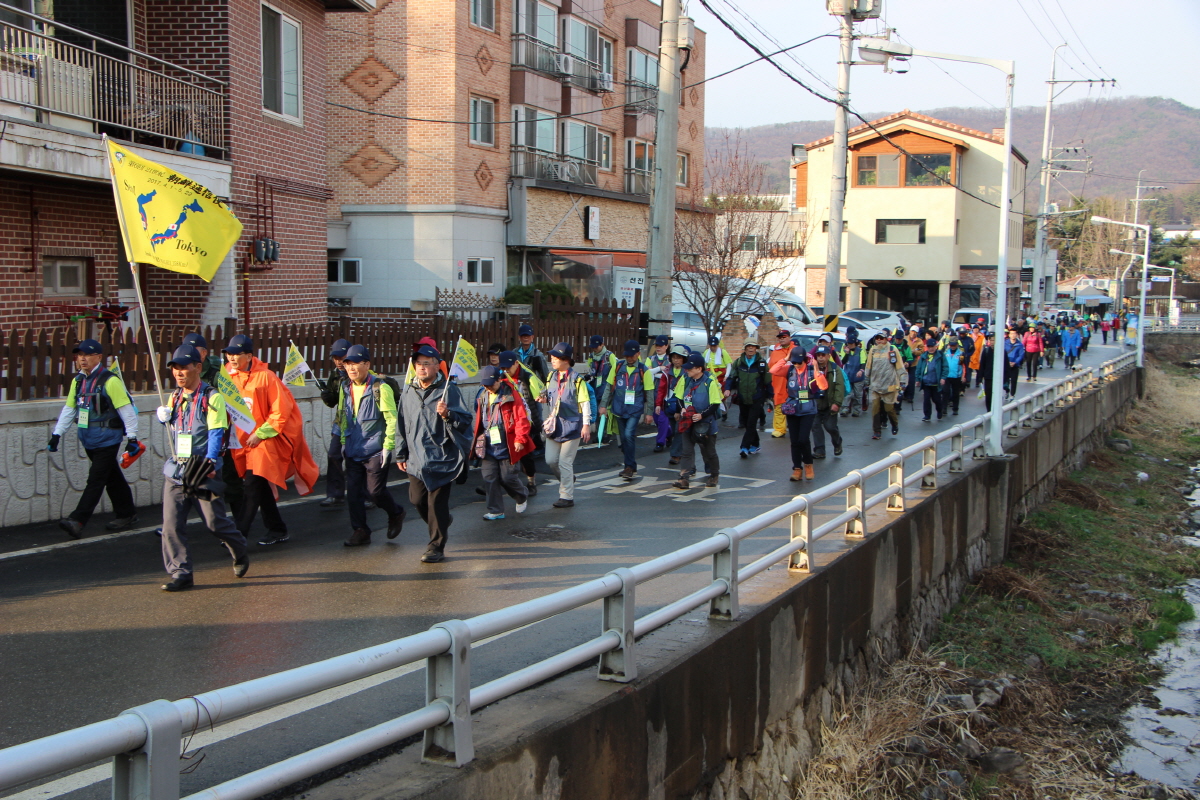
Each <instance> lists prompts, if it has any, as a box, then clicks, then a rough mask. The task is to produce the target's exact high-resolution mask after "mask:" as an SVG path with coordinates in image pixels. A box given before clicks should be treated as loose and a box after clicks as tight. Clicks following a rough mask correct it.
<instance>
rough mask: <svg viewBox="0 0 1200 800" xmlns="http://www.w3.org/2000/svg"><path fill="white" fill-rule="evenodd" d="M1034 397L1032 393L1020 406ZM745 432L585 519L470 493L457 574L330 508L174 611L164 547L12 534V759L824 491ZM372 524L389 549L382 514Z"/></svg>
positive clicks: (263, 757)
mask: <svg viewBox="0 0 1200 800" xmlns="http://www.w3.org/2000/svg"><path fill="white" fill-rule="evenodd" d="M1118 352H1119V351H1118V349H1117V348H1116V347H1114V346H1108V347H1104V346H1093V347H1092V348H1091V350H1090V351H1089V352H1088V353H1087V354H1085V357H1084V359H1083V362H1082V363H1083V364H1085V365H1088V364H1096V363H1099V362H1101V361H1103V360H1107V359H1109V358H1112V357H1114V356H1115V355H1117V354H1118ZM1043 375H1044V377H1043V381H1046V380H1054V379H1057V378H1058V377H1061V376H1063V375H1064V372H1063V370H1062V369H1061V367H1060V368H1058V369H1055V370H1053V371H1050V372H1049V373H1043ZM1036 386H1037V384H1029V383H1026V382H1025V380H1024V379H1023V378H1022V380H1021V391H1022V392H1025V391H1028V390H1029V389H1030V388H1031V387H1034V388H1036ZM982 411H983V401H982V400H979V399H977V397H976V392H975V391H974V390H972V391H971V392H969V393H968V394H967V395H966V398H965V399H964V402H963V407H962V411H961V416H960V417H958V418H957V419H960V420H966V419H969V418H970V417H972V416H974V415H976V414H979V413H981V412H982ZM954 419H956V418H953V417H947V420H946V422H944V423H942V425H949V424H950V422H951V421H952V420H954ZM936 429H937V423H933V424H925V423H922V422H921V421H920V413H919V411H918V412H913V411H910V410H908V409H907V408H906V409H905V411H904V414H903V415H902V417H901V431H900V435H899V436H896V437H892V436H890V435H887V434H886V433H885V436H884V439H883V440H882V441H872V440H871V438H870V426H869V422H868V420H867V419H866V418H865V417H862V418H859V419H847V420H843V433H844V436H845V453H844V455H843V456H841V457H839V458H829V459H826V460H825V461H818V462H817V467H816V471H817V484H818V485H819V484H821V483H824V482H827V481H830V480H835V479H837V478H839V477H841V476H842V475H844V474H845V473H846V472H847V471H848V470H850V469H855V468H859V467H862V466H865V465H867V464H869V463H871V462H873V461H875V460H877V459H878V458H880V457H882V456H884V455H886V454H887V453H889V452H891V451H892V450H894V449H896V448H897V447H900V446H904V445H906V444H910V443H912V442H914V441H916V440H918V439H919V438H921V437H923V436H926V435H928V434H929V433H930V432H932V431H934V430H936ZM740 434H741V432H740V431H738V430H737V429H736V428H725V429H723V431H722V436H723V438H722V440H721V442H720V444H719V447H718V450H719V454H720V458H721V466H722V470H721V472H722V475H721V484H720V487H719V488H718V489H715V490H714V489H692V490H690V491H688V492H686V493H680V492H678V491H677V490H673V489H670V488H669V483H670V481H671V480H673V479H674V477H675V471H674V470H673V469H670V468H668V467H667V463H666V462H667V455H666V454H665V453H663V454H657V455H655V454H651V453H650V447H651V445H652V439H650V438H642V439H641V440H640V446H639V459H640V463H641V469H640V472H639V477H638V479H637V480H636V481H635V482H633V483H631V484H627V483H625V482H624V481H621V480H620V479H618V478H617V477H616V473H617V471H618V470H619V469H620V466H621V464H620V454H619V451H618V450H617V449H616V448H614V447H611V446H609V447H605V448H602V449H589V450H585V451H583V452H582V453H581V455H580V457H579V459H578V461H577V467H578V469H579V471H580V472H581V473H582V475H581V478H580V484H579V485H578V487H577V492H576V506H575V508H573V509H567V510H561V509H554V508H551V506H550V504H551V503H552V502H553V501H554V499H555V498H556V495H557V493H556V492H555V490H554V487H553V486H547V485H544V484H543V488H542V491H541V493H540V494H539V495H538V497H536V498H534V499H533V500H532V501H531V502H530V506H529V510H528V512H527V513H526V514H524V515H517V514H514V513H512V509H511V504H510V506H509V514H508V518H507V519H505V520H503V521H500V522H485V521H484V520H482V518H481V516H482V514H483V512H484V507H483V503H482V498H480V497H479V496H478V495H476V493H475V492H474V486H476V485H478V484H477V480H476V479H473V480H472V481H471V482H470V483H469V484H468V485H467V486H465V487H459V488H456V489H455V492H454V497H453V502H452V504H453V506H454V515H455V517H456V522H455V525H454V526H453V528H452V529H451V541H450V545H449V549H448V551H447V555H448V558H447V560H446V561H445V562H443V563H441V564H435V565H427V564H421V563H420V562H419V561H418V559H419V557H420V555H421V553H422V552H423V551H424V545H425V541H426V538H425V537H426V532H425V530H424V527H423V526H422V525H421V523H420V520H419V518H417V517H416V515H415V513H411V514H410V519H415V520H416V522H411V521H410V522H409V523H408V524H407V525H406V527H405V531H404V533H403V534H402V535H401V536H400V537H399V538H398V539H396V540H395V541H394V542H387V541H386V540H385V539H384V537H383V536H382V533H381V532H380V533H377V534H376V537H375V538H376V542H375V543H373V544H372V545H371V546H370V547H365V548H359V549H353V550H348V549H346V548H344V547H343V546H342V539H343V538H345V536H346V534H347V533H348V529H349V525H348V521H347V518H346V515H345V511H344V510H339V511H334V512H321V511H320V510H319V509H318V508H317V505H316V501H317V500H318V499H319V498H316V497H314V499H311V500H307V499H306V500H298V501H296V502H294V503H293V504H291V505H289V506H287V507H285V508H284V511H283V513H284V516H285V518H286V519H287V521H288V524H289V526H290V528H291V530H292V541H291V542H289V543H287V544H285V545H282V546H278V547H274V548H262V547H257V546H252V553H253V555H252V558H253V563H252V566H251V569H250V574H249V576H248V577H247V578H246V579H244V580H237V579H235V578H234V577H233V575H232V573H231V571H230V566H229V559H228V556H227V554H226V553H225V552H224V550H223V548H221V547H220V546H219V544H218V543H217V541H216V540H215V539H214V538H212V537H211V536H210V535H208V534H207V532H205V531H204V530H203V529H202V528H200V527H198V526H196V525H195V524H193V526H192V531H193V542H194V546H193V551H194V553H193V558H194V560H195V561H196V582H197V586H196V588H195V589H194V590H192V591H190V592H185V593H181V594H176V595H172V594H167V593H164V592H162V591H159V589H158V586H159V585H160V584H161V583H163V582H164V580H165V578H164V574H163V573H162V569H161V559H160V554H159V540H158V538H157V537H156V536H155V535H154V534H153V533H152V532H143V533H138V534H133V535H126V536H114V537H110V538H104V537H102V536H97V537H96V540H94V541H93V540H88V539H85V540H82V541H80V542H73V543H69V544H65V546H60V547H56V548H54V549H50V550H48V551H44V552H29V551H30V550H31V549H32V550H37V549H38V548H41V547H44V546H48V545H63V544H64V542H63V538H64V537H63V536H62V534H61V533H60V532H59V531H58V529H57V528H56V527H55V526H53V525H40V526H30V527H25V528H20V529H10V530H5V531H2V532H0V685H3V686H4V691H3V692H2V693H0V747H5V746H9V745H12V744H16V743H19V742H22V741H27V740H29V739H33V738H36V737H39V736H44V735H47V734H50V733H55V732H57V731H60V730H63V729H66V728H70V727H74V726H78V725H83V724H87V723H90V722H94V721H97V720H100V719H104V718H106V717H109V716H111V715H114V714H117V713H120V712H121V711H123V710H124V709H127V708H130V707H133V706H136V705H139V704H141V703H145V702H148V701H151V700H155V699H158V698H167V699H172V700H173V699H176V698H179V697H183V696H187V695H190V694H194V693H199V692H203V691H207V690H210V689H214V688H218V687H221V686H225V685H229V684H232V683H237V682H239V681H244V680H248V679H251V678H255V677H259V676H262V675H267V674H270V673H273V672H277V671H280V670H283V669H288V668H291V667H295V666H299V665H302V664H306V663H310V662H312V661H316V660H319V659H322V658H327V657H330V656H334V655H338V654H341V653H345V652H347V651H350V650H354V649H357V648H361V647H366V646H369V645H374V644H378V643H380V642H383V641H387V640H390V639H395V638H398V637H401V636H405V635H408V634H411V633H415V632H418V631H421V630H424V629H426V628H428V627H429V626H430V625H432V624H434V623H436V622H439V621H442V620H445V619H452V618H466V617H470V616H473V615H475V614H479V613H482V612H485V611H489V610H492V609H495V608H499V607H502V606H505V605H509V604H512V603H516V602H520V601H523V600H527V599H530V598H533V597H537V596H540V595H543V594H546V593H548V592H552V591H555V590H557V589H561V588H564V587H567V586H571V585H574V584H576V583H578V582H581V581H583V580H586V579H589V578H592V577H595V576H598V575H601V574H603V573H605V572H606V571H608V570H610V569H612V568H614V567H617V566H623V565H628V564H630V563H631V562H636V561H640V560H646V559H649V558H653V557H655V556H657V555H660V554H662V553H665V552H668V551H671V550H674V549H677V548H679V547H682V546H684V545H686V544H689V543H691V542H694V541H696V540H697V539H700V538H703V537H705V536H708V535H710V534H711V533H712V532H713V531H715V530H717V529H719V528H721V527H723V526H725V525H729V524H735V523H737V522H740V521H742V520H745V519H747V518H749V517H751V516H754V515H755V514H757V513H760V512H762V511H764V510H766V509H769V508H771V507H773V506H776V505H778V504H780V503H782V502H785V501H786V500H788V499H790V498H791V497H792V496H794V495H795V494H796V493H797V490H799V489H801V488H802V487H810V486H811V484H794V483H790V482H789V481H788V480H787V478H788V476H789V474H790V470H791V464H790V457H789V454H788V447H787V444H786V442H787V440H786V439H782V440H775V439H771V438H770V437H769V436H767V437H766V438H765V439H764V442H763V452H762V454H761V455H759V456H755V457H751V458H749V459H739V458H738V455H737V450H738V442H739V437H740ZM829 452H830V454H832V448H829ZM540 480H541V481H543V482H544V481H547V480H550V476H548V475H542V476H540ZM880 485H881V487H882V482H881V484H880ZM394 493H395V494H396V495H397V497H398V498H399V497H400V495H401V494H402V493H401V492H400V491H398V490H394ZM405 504H406V505H407V499H406V498H405ZM410 512H411V509H410ZM371 513H372V514H374V515H376V516H374V517H372V522H373V523H374V525H375V526H376V528H377V530H379V531H382V527H383V524H384V520H383V518H382V512H378V511H374V512H371ZM552 526H561V527H552ZM786 537H787V532H786V529H785V528H784V526H783V525H779V526H776V528H774V529H772V530H770V531H766V532H763V533H762V534H759V535H758V536H755V537H754V538H753V539H751V540H749V541H747V542H746V543H744V544H743V546H742V560H743V562H748V561H750V560H752V559H753V558H754V557H756V555H757V554H761V553H765V552H767V551H768V550H770V549H772V548H773V547H775V546H778V544H780V543H782V542H783V541H784V540H785V539H786ZM839 539H840V537H830V540H831V541H829V542H827V543H825V542H823V545H824V546H825V547H826V548H835V547H838V546H841V542H840V541H837V540H839ZM22 553H24V554H22ZM708 569H709V568H708V567H707V565H697V566H695V567H693V568H692V569H690V570H687V571H684V572H681V573H679V574H678V575H675V576H671V577H669V578H664V579H662V580H659V581H655V582H653V583H651V584H649V585H647V586H646V587H643V588H640V589H639V595H638V600H639V603H638V606H639V608H638V613H639V615H640V614H643V613H645V612H647V611H649V610H653V609H654V608H655V607H658V606H661V605H663V604H664V603H665V602H668V601H669V600H673V599H676V598H678V597H679V596H682V594H684V593H685V590H686V589H688V588H689V587H699V586H701V585H703V584H704V583H705V582H707V580H708V574H709V573H708ZM598 618H599V612H598V610H597V609H583V610H580V611H578V612H575V613H573V614H570V615H567V616H566V617H565V618H560V620H558V621H554V622H548V623H540V624H538V625H535V626H532V627H530V628H527V629H524V630H521V631H518V632H515V633H512V634H510V635H508V636H505V637H502V638H500V639H499V640H497V641H493V642H490V643H486V644H483V645H481V646H480V649H479V652H478V654H477V656H476V657H475V659H474V662H473V672H474V674H473V676H472V678H473V683H474V684H475V685H478V684H480V683H483V682H485V681H487V680H490V679H491V678H493V677H496V676H498V675H500V674H503V673H505V672H508V671H510V670H511V669H514V668H516V667H519V666H521V665H524V664H528V663H531V662H532V661H535V660H537V658H538V657H544V656H545V655H549V654H551V653H553V652H556V651H558V650H561V649H565V648H566V647H568V646H570V645H573V644H576V643H579V642H581V641H584V640H585V639H586V638H590V637H592V636H594V635H595V633H596V631H597V625H598ZM423 692H424V678H423V675H422V674H421V670H420V667H419V666H418V667H415V668H407V669H405V670H399V671H397V672H396V673H395V674H390V675H387V676H384V677H383V678H382V679H376V680H371V681H363V682H360V683H358V684H355V685H351V686H349V687H343V689H342V690H340V691H338V692H332V693H326V694H325V695H323V696H321V697H318V698H315V699H310V700H306V701H297V703H295V704H291V705H289V706H288V707H285V708H282V709H276V710H273V711H270V712H264V713H263V714H261V715H256V716H254V717H251V718H247V719H246V720H241V721H238V722H235V723H233V724H231V725H229V726H224V727H221V728H218V729H217V730H216V731H215V732H201V733H200V734H198V736H197V739H196V741H195V742H194V743H193V746H194V747H195V746H198V745H203V746H205V754H206V757H205V761H204V763H203V764H202V765H201V766H200V767H199V768H198V769H197V770H196V771H195V772H194V773H193V774H190V775H185V776H184V792H185V793H189V792H192V791H196V790H199V789H200V788H203V787H205V786H210V785H213V784H215V783H218V782H220V781H222V780H226V779H228V778H229V777H232V776H234V775H236V774H240V773H242V772H245V771H247V770H249V769H254V768H257V767H259V766H263V765H265V764H268V763H271V762H273V761H275V760H279V759H280V758H283V757H286V756H288V755H292V754H294V753H296V752H300V751H302V750H304V749H307V748H309V747H313V746H316V745H318V744H321V743H324V742H328V741H331V740H333V739H335V738H338V737H340V736H343V735H346V734H348V733H350V732H352V731H354V730H358V729H361V728H364V727H367V726H369V725H373V724H377V723H378V722H380V721H382V720H383V719H386V718H389V717H392V716H396V715H398V714H400V713H404V712H406V711H408V710H411V709H413V708H415V707H417V706H418V705H419V704H420V703H421V702H422V701H423ZM106 772H107V768H106V767H103V766H102V767H98V768H94V769H93V770H90V771H84V772H81V773H77V774H76V775H73V776H67V777H66V778H64V779H60V780H58V781H57V782H55V783H52V784H50V785H48V786H45V787H42V788H41V789H32V790H31V789H28V788H27V789H26V790H25V791H23V792H18V793H16V794H15V796H19V797H21V798H22V800H25V799H26V798H28V800H33V799H34V798H51V797H56V796H61V795H63V794H68V793H69V794H70V796H71V798H72V800H82V799H83V798H88V800H91V799H92V798H95V800H100V798H102V797H104V796H106V795H107V794H108V792H109V789H108V783H107V781H106V780H103V781H101V782H97V780H98V779H99V778H102V777H103V776H104V775H105V774H106ZM10 794H12V793H10Z"/></svg>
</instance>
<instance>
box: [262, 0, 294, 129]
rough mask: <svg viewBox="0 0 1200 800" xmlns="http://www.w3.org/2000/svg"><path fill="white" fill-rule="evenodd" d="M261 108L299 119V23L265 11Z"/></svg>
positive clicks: (271, 9) (268, 8)
mask: <svg viewBox="0 0 1200 800" xmlns="http://www.w3.org/2000/svg"><path fill="white" fill-rule="evenodd" d="M261 55H262V94H263V99H262V104H263V108H265V109H266V110H267V111H273V112H275V113H276V114H282V115H283V116H285V117H294V118H296V119H299V118H300V110H301V108H300V63H301V59H300V23H299V22H296V21H295V20H293V19H291V18H290V17H285V16H284V15H283V14H281V13H280V12H279V11H276V10H275V9H274V8H271V7H270V6H267V5H264V6H263V7H262V54H261Z"/></svg>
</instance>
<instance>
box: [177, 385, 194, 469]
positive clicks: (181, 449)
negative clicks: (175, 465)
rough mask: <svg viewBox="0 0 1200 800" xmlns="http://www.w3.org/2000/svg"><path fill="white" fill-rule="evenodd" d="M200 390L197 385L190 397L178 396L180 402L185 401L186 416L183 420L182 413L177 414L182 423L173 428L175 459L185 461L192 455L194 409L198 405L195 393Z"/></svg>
mask: <svg viewBox="0 0 1200 800" xmlns="http://www.w3.org/2000/svg"><path fill="white" fill-rule="evenodd" d="M199 391H200V389H199V388H198V387H197V389H196V391H195V392H192V396H191V398H190V399H189V398H187V397H186V396H184V395H182V393H181V396H180V402H186V403H187V406H188V408H187V418H186V422H185V421H184V415H183V414H182V413H180V414H179V420H180V422H181V423H182V425H177V427H176V429H175V460H176V461H180V462H183V461H187V460H188V459H189V458H191V457H192V438H193V437H194V436H195V433H196V409H197V407H198V406H199V405H200V403H199V401H198V398H197V397H196V394H197V393H198V392H199ZM181 429H186V430H187V433H183V432H182V430H181Z"/></svg>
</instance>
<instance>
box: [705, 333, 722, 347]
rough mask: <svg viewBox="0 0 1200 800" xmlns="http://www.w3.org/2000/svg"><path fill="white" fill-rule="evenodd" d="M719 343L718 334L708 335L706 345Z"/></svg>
mask: <svg viewBox="0 0 1200 800" xmlns="http://www.w3.org/2000/svg"><path fill="white" fill-rule="evenodd" d="M720 343H721V337H720V336H710V337H708V346H709V347H712V346H713V345H716V344H720Z"/></svg>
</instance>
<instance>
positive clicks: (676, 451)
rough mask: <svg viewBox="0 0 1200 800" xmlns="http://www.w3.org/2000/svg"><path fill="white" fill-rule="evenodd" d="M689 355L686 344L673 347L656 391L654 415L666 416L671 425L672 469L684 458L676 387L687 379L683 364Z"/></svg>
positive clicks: (656, 385) (669, 441)
mask: <svg viewBox="0 0 1200 800" xmlns="http://www.w3.org/2000/svg"><path fill="white" fill-rule="evenodd" d="M689 355H691V351H690V350H689V349H688V346H687V345H686V344H677V345H675V346H674V347H672V348H671V352H670V354H669V356H668V357H669V358H670V359H671V364H670V366H668V367H666V368H665V369H663V371H662V373H661V374H660V375H659V376H658V381H657V382H656V384H655V389H654V413H655V414H662V415H663V416H665V417H666V418H667V419H668V420H669V421H670V425H671V428H670V434H669V435H668V436H667V443H668V444H669V445H670V447H671V457H670V459H669V460H668V461H667V463H668V464H670V465H671V466H672V467H673V466H675V465H677V464H678V463H679V461H680V459H682V458H683V437H682V436H680V435H679V432H678V423H677V422H676V420H675V415H676V414H677V413H678V412H679V401H677V400H676V399H675V386H676V385H677V384H679V383H680V382H681V381H682V380H683V379H684V378H685V377H686V375H685V373H684V370H683V363H684V362H685V361H687V357H688V356H689Z"/></svg>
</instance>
